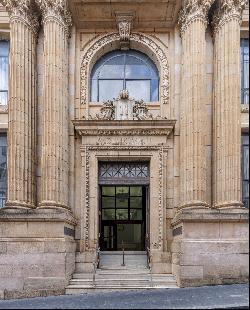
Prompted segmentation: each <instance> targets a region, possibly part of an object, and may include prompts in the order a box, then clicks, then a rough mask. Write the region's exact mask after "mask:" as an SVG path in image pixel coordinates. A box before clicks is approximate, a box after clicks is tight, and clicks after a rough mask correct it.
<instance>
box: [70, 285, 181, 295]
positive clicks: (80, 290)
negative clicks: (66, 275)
mask: <svg viewBox="0 0 250 310" xmlns="http://www.w3.org/2000/svg"><path fill="white" fill-rule="evenodd" d="M173 288H175V289H178V288H179V287H178V286H177V285H176V284H165V285H163V286H160V285H157V286H155V285H154V286H151V285H147V286H138V285H130V286H115V285H112V286H109V285H105V286H104V285H102V286H101V287H99V286H94V285H85V286H83V285H79V286H77V285H72V286H68V287H67V288H66V294H67V295H74V294H77V295H78V294H84V293H87V292H92V291H93V290H94V291H95V292H103V291H107V292H109V291H110V292H114V291H121V290H138V289H145V290H148V289H173Z"/></svg>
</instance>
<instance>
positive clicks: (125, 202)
mask: <svg viewBox="0 0 250 310" xmlns="http://www.w3.org/2000/svg"><path fill="white" fill-rule="evenodd" d="M146 200H147V186H145V185H143V186H140V185H136V186H129V185H126V186H113V185H107V186H106V185H105V186H100V226H101V227H100V229H101V235H100V247H101V250H102V251H119V250H122V249H123V248H124V250H126V251H144V250H145V241H146V240H145V235H146V203H147V202H146Z"/></svg>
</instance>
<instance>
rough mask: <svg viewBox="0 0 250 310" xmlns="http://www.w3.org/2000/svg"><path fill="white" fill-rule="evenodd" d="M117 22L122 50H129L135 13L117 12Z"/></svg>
mask: <svg viewBox="0 0 250 310" xmlns="http://www.w3.org/2000/svg"><path fill="white" fill-rule="evenodd" d="M115 17H116V24H117V28H118V32H119V36H120V44H121V50H128V49H129V46H130V35H131V29H132V26H133V20H134V14H133V13H131V12H130V13H120V12H116V13H115Z"/></svg>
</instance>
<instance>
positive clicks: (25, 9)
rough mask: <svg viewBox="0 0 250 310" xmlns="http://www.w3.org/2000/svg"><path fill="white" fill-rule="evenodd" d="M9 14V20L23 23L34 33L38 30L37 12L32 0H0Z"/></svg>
mask: <svg viewBox="0 0 250 310" xmlns="http://www.w3.org/2000/svg"><path fill="white" fill-rule="evenodd" d="M0 3H1V4H2V5H3V6H4V7H5V8H6V10H7V12H8V13H9V16H10V22H13V21H14V20H18V21H21V22H23V23H25V24H26V25H27V26H28V27H29V28H30V29H31V30H32V31H33V32H34V34H35V35H37V33H38V30H39V13H38V10H37V7H36V4H35V1H34V0H0Z"/></svg>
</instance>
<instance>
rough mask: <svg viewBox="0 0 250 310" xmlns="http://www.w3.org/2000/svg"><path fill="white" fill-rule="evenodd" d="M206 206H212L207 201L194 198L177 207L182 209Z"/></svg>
mask: <svg viewBox="0 0 250 310" xmlns="http://www.w3.org/2000/svg"><path fill="white" fill-rule="evenodd" d="M204 208H208V209H209V208H210V207H209V204H208V203H206V202H205V201H199V200H192V201H189V202H185V203H184V204H182V205H180V206H179V207H177V210H182V209H189V210H193V209H204Z"/></svg>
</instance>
